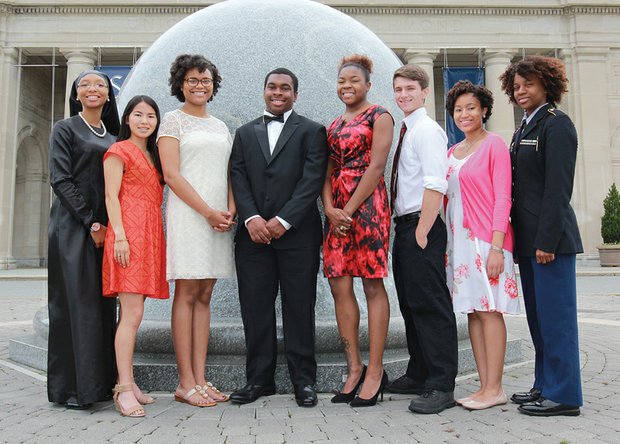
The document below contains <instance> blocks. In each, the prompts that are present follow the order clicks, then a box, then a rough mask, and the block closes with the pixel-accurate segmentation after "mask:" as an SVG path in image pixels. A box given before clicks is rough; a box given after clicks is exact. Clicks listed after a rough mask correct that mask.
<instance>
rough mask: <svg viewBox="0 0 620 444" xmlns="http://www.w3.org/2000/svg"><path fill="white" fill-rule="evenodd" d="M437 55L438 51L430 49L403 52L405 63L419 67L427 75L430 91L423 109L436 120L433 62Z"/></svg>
mask: <svg viewBox="0 0 620 444" xmlns="http://www.w3.org/2000/svg"><path fill="white" fill-rule="evenodd" d="M437 54H439V51H437V50H432V49H408V50H406V51H405V56H404V59H405V63H413V64H415V65H420V66H421V67H422V69H424V71H426V73H427V74H428V77H429V82H428V87H429V89H430V92H429V94H428V95H427V96H426V102H425V104H424V107H425V108H426V111H427V112H428V115H429V116H430V117H431V118H432V119H433V120H436V114H435V113H436V108H435V79H434V78H435V76H434V74H433V62H434V61H435V57H436V56H437Z"/></svg>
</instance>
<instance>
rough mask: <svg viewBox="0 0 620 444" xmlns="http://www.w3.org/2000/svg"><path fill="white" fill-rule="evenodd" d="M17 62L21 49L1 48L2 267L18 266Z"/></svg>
mask: <svg viewBox="0 0 620 444" xmlns="http://www.w3.org/2000/svg"><path fill="white" fill-rule="evenodd" d="M17 64H18V51H17V49H15V48H0V171H1V173H0V270H6V269H9V268H15V262H14V261H13V257H12V248H13V247H12V239H13V202H14V196H13V194H14V190H15V156H16V151H17V149H16V147H15V143H16V135H15V131H16V123H17V115H18V112H17V95H18V94H19V70H20V68H18V67H17V66H16V65H17Z"/></svg>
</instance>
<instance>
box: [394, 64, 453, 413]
mask: <svg viewBox="0 0 620 444" xmlns="http://www.w3.org/2000/svg"><path fill="white" fill-rule="evenodd" d="M428 82H429V78H428V75H427V74H426V72H425V71H424V70H423V69H422V68H421V67H419V66H417V65H412V64H409V65H405V66H403V67H401V68H399V69H398V70H396V72H395V73H394V77H393V87H394V98H395V100H396V103H397V105H398V107H399V108H400V109H401V110H402V111H403V112H404V114H405V118H404V120H403V126H402V127H401V133H400V138H399V143H398V146H397V149H396V153H395V155H394V164H393V167H392V184H391V191H392V193H391V197H390V200H391V203H392V216H393V217H394V222H395V236H394V245H393V247H392V268H393V272H394V281H395V284H396V291H397V292H398V301H399V305H400V311H401V313H402V315H403V318H404V320H405V332H406V335H407V347H408V349H409V355H410V359H409V364H408V366H407V371H406V373H405V374H404V375H402V376H401V377H399V378H398V379H396V380H394V381H392V382H391V383H390V384H389V385H388V390H389V391H391V392H394V393H407V394H413V395H416V396H415V397H414V398H413V400H412V401H411V404H410V405H409V410H411V411H412V412H416V413H439V412H441V411H442V410H444V409H446V408H449V407H452V406H454V395H453V392H454V379H455V377H456V374H457V371H458V349H457V334H456V320H455V317H454V312H453V311H452V301H451V298H450V293H449V291H448V287H447V286H446V269H445V254H446V242H447V238H446V225H445V223H444V222H443V220H442V219H441V218H440V217H438V214H439V209H440V207H441V203H442V201H443V196H444V194H445V193H446V189H447V187H448V182H447V180H446V170H447V137H446V134H445V132H444V131H443V129H442V128H441V127H440V126H439V125H438V124H437V122H435V121H434V120H432V119H431V118H430V117H429V116H428V115H427V113H426V109H425V108H424V100H425V98H426V96H427V95H428V94H429V88H428Z"/></svg>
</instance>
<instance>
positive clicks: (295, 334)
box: [235, 243, 319, 386]
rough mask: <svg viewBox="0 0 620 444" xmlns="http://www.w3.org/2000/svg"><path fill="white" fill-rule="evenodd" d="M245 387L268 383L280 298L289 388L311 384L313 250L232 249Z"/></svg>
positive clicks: (315, 267)
mask: <svg viewBox="0 0 620 444" xmlns="http://www.w3.org/2000/svg"><path fill="white" fill-rule="evenodd" d="M235 255H236V258H235V263H236V268H237V281H238V284H239V302H240V305H241V318H242V320H243V328H244V331H245V342H246V347H247V356H246V376H247V382H248V384H255V385H271V384H273V383H274V374H275V370H276V360H277V356H278V348H277V339H276V312H275V300H276V297H277V295H278V287H279V288H280V295H281V298H282V326H283V330H284V352H285V355H286V362H287V364H288V370H289V374H290V377H291V382H292V383H293V385H294V386H298V385H308V384H311V385H312V384H314V383H315V382H316V359H315V346H314V332H315V324H314V306H315V303H316V285H317V284H316V280H317V272H318V270H319V246H318V245H317V246H314V247H305V248H296V249H285V250H282V249H276V248H273V247H272V246H270V245H247V244H243V243H241V244H240V243H237V244H236V245H235Z"/></svg>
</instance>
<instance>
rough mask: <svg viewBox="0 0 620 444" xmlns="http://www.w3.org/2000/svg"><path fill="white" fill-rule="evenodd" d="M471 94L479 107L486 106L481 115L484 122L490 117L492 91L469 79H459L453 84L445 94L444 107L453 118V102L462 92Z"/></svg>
mask: <svg viewBox="0 0 620 444" xmlns="http://www.w3.org/2000/svg"><path fill="white" fill-rule="evenodd" d="M469 93H471V94H473V95H474V97H475V98H476V99H478V101H479V102H480V107H481V108H486V109H487V112H486V114H485V115H484V116H482V122H483V123H486V121H487V120H489V117H491V111H492V110H493V93H492V92H491V91H489V90H488V89H487V88H485V87H484V86H482V85H474V84H473V83H471V82H470V81H469V80H459V81H458V82H456V83H455V84H454V86H453V87H452V88H450V91H448V94H447V95H446V109H447V110H448V112H449V113H450V116H451V117H453V118H454V104H455V103H456V99H458V98H459V97H460V96H462V95H463V94H469Z"/></svg>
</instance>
